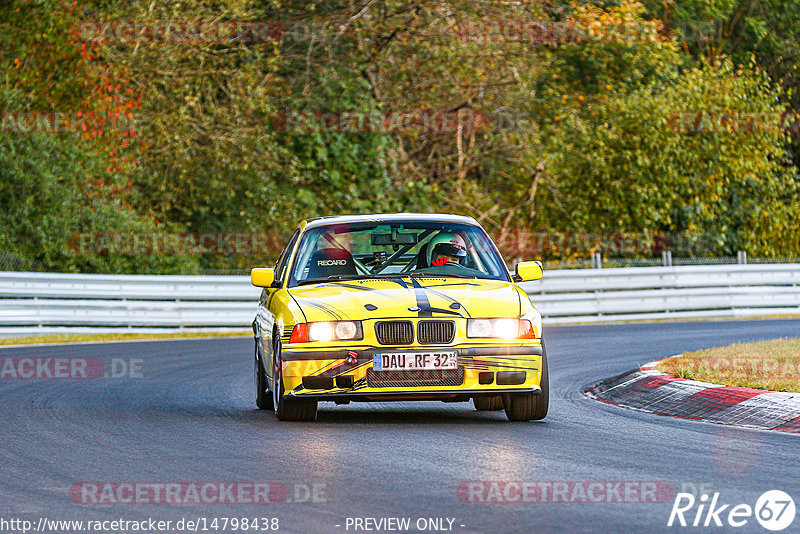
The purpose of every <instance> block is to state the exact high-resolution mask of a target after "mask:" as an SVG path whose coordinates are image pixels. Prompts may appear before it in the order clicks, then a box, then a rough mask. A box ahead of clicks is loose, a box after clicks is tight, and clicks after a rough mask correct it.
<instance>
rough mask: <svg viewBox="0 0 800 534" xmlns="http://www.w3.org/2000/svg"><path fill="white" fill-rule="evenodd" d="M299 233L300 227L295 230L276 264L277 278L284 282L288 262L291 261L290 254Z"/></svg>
mask: <svg viewBox="0 0 800 534" xmlns="http://www.w3.org/2000/svg"><path fill="white" fill-rule="evenodd" d="M299 235H300V229H299V228H298V229H297V230H295V231H294V234H293V235H292V238H291V239H290V240H289V243H287V245H286V247H285V248H284V249H283V252H281V255H280V256H279V257H278V263H277V264H276V265H275V280H279V281H281V282H283V277H284V275H285V274H286V264H287V263H289V256H291V255H292V249H294V244H295V243H296V242H297V237H298V236H299Z"/></svg>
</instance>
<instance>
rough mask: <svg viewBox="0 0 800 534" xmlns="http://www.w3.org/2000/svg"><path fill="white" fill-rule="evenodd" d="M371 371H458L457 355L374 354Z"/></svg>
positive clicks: (428, 353) (434, 353)
mask: <svg viewBox="0 0 800 534" xmlns="http://www.w3.org/2000/svg"><path fill="white" fill-rule="evenodd" d="M372 369H373V370H375V371H412V370H413V371H416V370H420V371H440V370H448V369H458V353H457V352H455V351H440V352H380V353H378V352H376V353H375V354H374V355H373V361H372Z"/></svg>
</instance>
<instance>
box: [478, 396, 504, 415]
mask: <svg viewBox="0 0 800 534" xmlns="http://www.w3.org/2000/svg"><path fill="white" fill-rule="evenodd" d="M472 404H474V405H475V409H476V410H478V411H479V412H496V411H497V410H502V409H503V396H502V395H496V396H494V397H472Z"/></svg>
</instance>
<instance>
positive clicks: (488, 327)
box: [467, 318, 536, 339]
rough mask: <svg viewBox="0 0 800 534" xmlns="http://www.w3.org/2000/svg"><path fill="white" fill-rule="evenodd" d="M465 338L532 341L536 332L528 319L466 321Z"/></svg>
mask: <svg viewBox="0 0 800 534" xmlns="http://www.w3.org/2000/svg"><path fill="white" fill-rule="evenodd" d="M467 337H474V338H498V339H534V338H536V332H535V331H534V329H533V324H531V322H530V321H529V320H528V319H511V318H502V319H468V320H467Z"/></svg>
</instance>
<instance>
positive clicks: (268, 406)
mask: <svg viewBox="0 0 800 534" xmlns="http://www.w3.org/2000/svg"><path fill="white" fill-rule="evenodd" d="M254 361H255V365H254V366H253V367H254V372H255V380H254V382H255V388H256V406H258V409H259V410H274V409H275V406H274V405H273V403H272V399H273V397H272V393H271V392H270V390H269V389H268V388H267V374H266V372H265V371H264V364H263V363H262V362H261V358H259V357H258V341H256V353H255V359H254Z"/></svg>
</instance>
